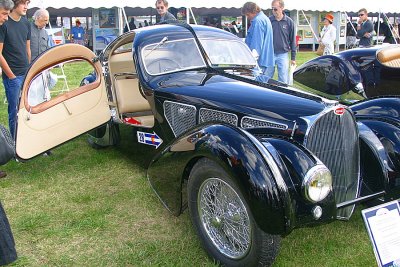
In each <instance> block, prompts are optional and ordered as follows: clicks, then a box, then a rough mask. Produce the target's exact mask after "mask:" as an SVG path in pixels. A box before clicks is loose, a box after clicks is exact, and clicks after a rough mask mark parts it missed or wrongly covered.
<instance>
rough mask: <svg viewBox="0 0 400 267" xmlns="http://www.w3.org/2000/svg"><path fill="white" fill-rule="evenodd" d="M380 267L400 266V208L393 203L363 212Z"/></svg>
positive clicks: (397, 204)
mask: <svg viewBox="0 0 400 267" xmlns="http://www.w3.org/2000/svg"><path fill="white" fill-rule="evenodd" d="M362 216H363V219H364V223H365V226H366V228H367V231H368V235H369V237H370V239H371V242H372V246H373V249H374V253H375V257H376V260H377V262H378V266H382V267H396V266H400V206H399V201H398V200H395V201H391V202H388V203H385V204H382V205H379V206H376V207H372V208H368V209H365V210H363V211H362Z"/></svg>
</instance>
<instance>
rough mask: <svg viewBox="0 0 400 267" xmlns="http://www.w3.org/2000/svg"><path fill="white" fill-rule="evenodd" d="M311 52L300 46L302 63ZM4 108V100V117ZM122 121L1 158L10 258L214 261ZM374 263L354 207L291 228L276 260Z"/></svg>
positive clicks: (58, 262)
mask: <svg viewBox="0 0 400 267" xmlns="http://www.w3.org/2000/svg"><path fill="white" fill-rule="evenodd" d="M314 55H315V54H314V53H300V54H299V55H298V60H297V61H298V65H300V64H301V63H302V62H304V61H305V60H307V59H309V58H312V57H313V56H314ZM74 71H76V72H77V73H76V75H78V72H80V71H81V70H80V69H78V70H71V72H72V74H74V73H73V72H74ZM85 71H86V70H85ZM85 74H86V73H85ZM68 75H69V74H68ZM0 91H1V92H0V99H3V98H4V89H3V88H1V90H0ZM6 110H7V106H6V105H5V104H4V103H3V102H2V101H0V122H1V123H2V124H5V125H7V111H6ZM121 130H122V131H121V132H122V137H123V141H122V143H121V145H119V146H118V147H114V148H107V149H102V150H93V149H91V148H90V147H89V146H88V145H87V143H86V137H85V136H82V137H79V138H77V139H75V140H73V141H71V142H69V143H67V144H64V145H63V146H60V147H59V148H56V149H54V150H53V155H52V156H51V157H44V156H39V157H37V158H35V159H33V160H30V161H28V162H25V163H18V162H15V161H11V162H9V163H8V164H7V165H5V166H2V169H4V170H5V171H7V173H8V176H7V178H5V179H2V180H0V199H1V201H2V202H3V205H4V207H5V209H6V212H7V215H8V217H9V220H10V222H11V226H12V229H13V232H14V237H15V240H16V245H17V250H18V253H19V259H18V261H16V262H15V263H14V264H13V266H214V264H213V262H212V261H211V260H210V259H208V257H207V255H206V253H205V251H204V250H203V249H202V247H201V246H200V243H199V240H198V238H197V236H196V234H195V233H194V230H193V228H192V226H191V223H190V218H189V216H188V212H187V211H186V212H185V213H184V214H183V215H181V216H180V217H174V216H173V215H171V214H170V213H169V212H168V211H167V210H166V209H165V208H164V207H163V205H162V204H161V203H160V202H159V200H158V198H157V197H156V196H155V194H154V193H153V191H152V189H151V188H150V186H149V184H148V182H147V179H146V166H147V162H148V158H147V157H146V153H147V152H148V151H149V149H151V148H149V147H147V146H144V145H140V144H136V143H135V142H134V140H135V136H134V135H133V132H132V130H131V129H130V128H122V127H121ZM375 265H376V263H375V259H374V255H373V250H372V246H371V244H370V241H369V239H368V236H367V233H366V230H365V228H364V224H363V222H362V219H361V216H360V209H358V210H356V212H355V214H354V216H353V217H352V218H351V220H350V221H349V222H341V221H337V222H334V223H331V224H328V225H323V226H318V227H313V228H304V229H296V230H295V231H293V232H292V233H291V234H290V235H289V236H288V237H286V238H284V239H283V240H282V246H281V252H280V255H279V256H278V258H277V260H276V263H275V265H274V266H296V267H297V266H307V267H308V266H375Z"/></svg>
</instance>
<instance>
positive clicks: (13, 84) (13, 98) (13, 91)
mask: <svg viewBox="0 0 400 267" xmlns="http://www.w3.org/2000/svg"><path fill="white" fill-rule="evenodd" d="M24 77H25V76H17V77H16V78H15V79H12V80H10V79H9V78H8V77H4V76H3V85H4V88H5V91H6V97H7V102H8V127H9V128H10V133H11V136H12V137H13V138H15V127H16V124H17V110H18V103H19V96H20V94H21V86H22V82H23V81H24Z"/></svg>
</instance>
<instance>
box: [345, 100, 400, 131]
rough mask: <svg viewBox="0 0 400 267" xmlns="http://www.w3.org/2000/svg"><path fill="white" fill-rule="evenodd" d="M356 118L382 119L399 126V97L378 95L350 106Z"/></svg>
mask: <svg viewBox="0 0 400 267" xmlns="http://www.w3.org/2000/svg"><path fill="white" fill-rule="evenodd" d="M350 108H351V110H352V111H353V112H354V115H355V117H356V119H357V120H382V121H388V122H390V123H392V124H393V125H396V126H397V127H400V98H399V97H380V98H374V99H368V100H365V101H361V102H358V103H356V104H354V105H351V106H350Z"/></svg>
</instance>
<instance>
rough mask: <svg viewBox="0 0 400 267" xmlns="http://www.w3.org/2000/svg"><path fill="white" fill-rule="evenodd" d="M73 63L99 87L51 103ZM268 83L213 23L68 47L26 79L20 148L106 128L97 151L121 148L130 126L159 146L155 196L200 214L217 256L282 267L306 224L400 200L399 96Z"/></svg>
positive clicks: (44, 146)
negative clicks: (343, 94) (366, 204)
mask: <svg viewBox="0 0 400 267" xmlns="http://www.w3.org/2000/svg"><path fill="white" fill-rule="evenodd" d="M60 63H62V64H64V66H65V65H66V64H82V67H81V69H82V73H85V74H86V73H87V71H88V69H89V70H90V69H92V70H93V72H94V75H92V80H91V81H90V82H83V83H82V85H81V86H79V87H78V88H75V89H72V90H67V91H64V90H60V91H61V92H60V93H59V94H58V95H56V96H55V95H53V96H52V97H51V99H49V98H46V101H43V100H42V101H41V102H40V101H39V102H40V103H37V100H38V99H40V97H38V96H40V94H41V93H40V92H41V91H46V89H47V88H46V87H49V86H48V83H47V80H46V79H47V78H46V77H47V76H48V75H47V73H49V71H50V72H51V71H52V72H55V71H56V70H57V68H60ZM55 66H58V67H57V68H56V67H55ZM79 66H81V65H79ZM87 67H89V68H87ZM255 75H257V66H256V61H255V60H254V58H253V57H252V54H251V52H250V50H249V49H248V48H247V46H246V45H245V44H244V43H243V42H242V40H240V39H239V38H237V37H236V36H234V35H232V34H231V33H228V32H226V31H223V30H219V29H215V28H210V27H205V26H189V25H159V26H152V27H146V28H141V29H136V30H134V31H131V32H128V33H126V34H124V35H122V36H119V37H118V38H117V39H115V40H114V41H113V42H112V43H111V44H109V45H108V46H107V47H106V49H105V50H104V51H103V52H102V53H101V55H100V56H96V55H95V54H94V53H93V52H92V51H90V50H88V49H87V48H85V47H83V46H80V45H75V44H66V45H61V46H57V47H54V48H52V49H50V50H48V51H47V52H45V53H44V54H43V55H42V56H41V57H39V58H38V59H37V60H36V61H35V62H34V63H33V64H32V66H31V68H30V69H29V71H28V73H27V75H26V79H25V82H24V84H23V91H22V95H21V101H20V106H19V111H18V125H17V136H16V153H17V156H18V158H19V159H20V160H25V159H29V158H32V157H35V156H36V155H39V154H41V153H43V152H44V151H46V150H48V149H51V148H52V147H54V146H57V145H59V144H61V143H63V142H65V141H67V140H69V139H71V138H74V137H76V136H78V135H80V134H82V133H85V132H88V131H90V130H92V129H94V128H96V127H99V126H100V127H99V128H97V129H96V130H93V131H90V134H91V137H90V142H91V144H92V145H93V146H100V147H101V146H108V145H113V144H115V143H117V142H118V139H119V131H118V125H121V126H122V125H124V126H130V127H133V128H134V129H136V136H135V139H136V141H137V142H139V143H142V144H143V145H147V146H148V149H149V150H151V151H153V158H152V159H151V162H150V164H149V166H148V173H147V175H148V179H149V181H150V184H151V186H152V187H153V189H154V191H155V193H156V194H157V195H158V196H159V198H160V200H161V201H162V203H163V204H164V205H165V207H166V208H167V209H168V210H170V211H171V212H172V213H173V214H175V215H179V214H181V213H182V212H183V211H184V210H185V208H186V207H188V209H189V212H190V217H191V219H192V221H193V225H194V228H195V229H196V231H197V234H198V236H199V238H200V239H201V242H202V244H203V246H204V248H205V249H206V251H207V252H208V253H209V255H210V256H211V257H212V258H214V259H215V260H216V261H218V262H220V263H222V264H224V265H228V266H253V265H270V264H271V263H272V262H273V261H274V259H275V257H276V255H277V253H278V250H279V244H280V238H281V237H284V236H286V235H288V234H289V233H290V232H292V231H293V230H294V229H295V228H298V227H304V226H311V225H318V224H324V223H328V222H331V221H333V220H336V219H344V220H347V219H349V218H350V217H351V215H352V214H353V212H354V207H355V204H357V203H360V202H362V201H367V200H376V199H378V200H382V201H384V200H392V199H397V198H398V197H399V195H400V147H399V144H400V142H399V136H400V121H399V120H398V118H399V117H398V112H399V107H400V100H399V99H391V98H388V99H386V98H381V99H376V100H374V101H373V102H368V101H367V102H363V103H361V104H359V105H357V106H354V107H351V108H349V107H347V106H344V105H341V104H339V103H338V102H337V101H332V100H328V99H325V98H321V97H319V96H316V95H312V94H309V93H304V92H301V91H299V90H296V89H294V88H289V87H286V86H284V85H280V84H279V83H275V82H273V81H271V83H268V84H267V83H260V82H258V81H257V76H255ZM53 90H54V89H53ZM32 103H35V104H32Z"/></svg>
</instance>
